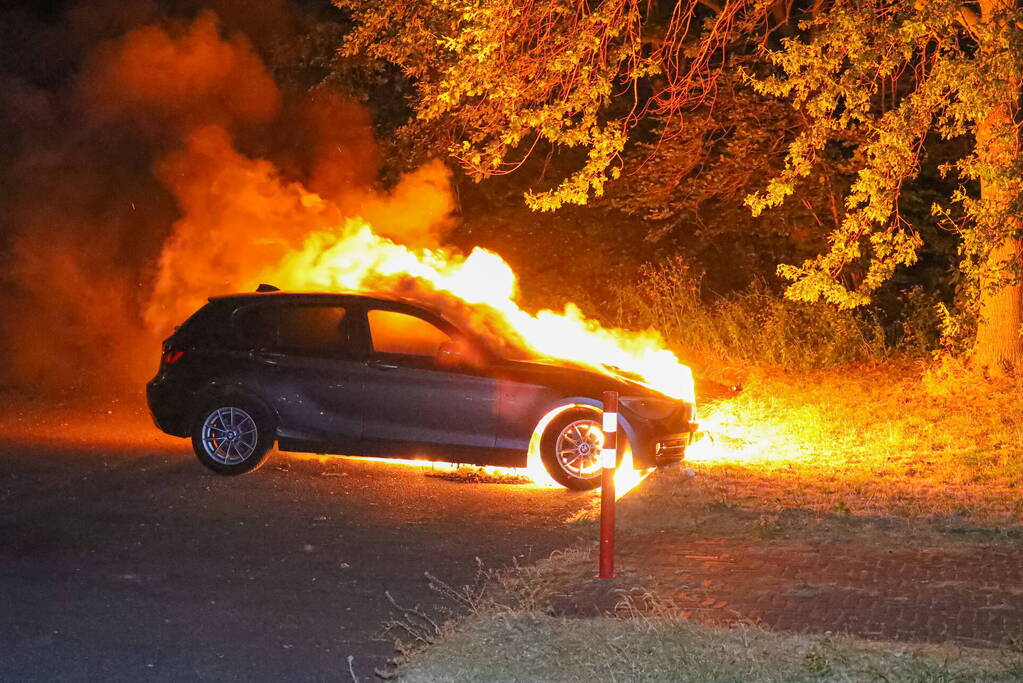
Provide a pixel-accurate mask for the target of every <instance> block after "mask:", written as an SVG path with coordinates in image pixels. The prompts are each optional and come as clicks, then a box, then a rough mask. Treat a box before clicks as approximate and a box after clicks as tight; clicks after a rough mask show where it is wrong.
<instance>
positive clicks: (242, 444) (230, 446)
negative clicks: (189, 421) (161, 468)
mask: <svg viewBox="0 0 1023 683" xmlns="http://www.w3.org/2000/svg"><path fill="white" fill-rule="evenodd" d="M273 443H274V428H273V423H272V421H271V420H270V417H269V416H268V415H267V414H266V412H265V411H264V410H263V409H261V408H259V407H258V406H256V405H252V404H249V403H248V402H242V401H236V400H228V399H225V400H221V401H217V402H214V403H213V404H211V405H210V406H209V407H208V408H207V409H206V410H203V411H202V413H200V415H199V417H198V418H197V419H196V421H195V425H194V427H193V428H192V448H193V449H194V450H195V454H196V456H198V458H199V462H201V463H202V464H203V465H205V466H206V467H208V468H210V469H211V470H213V471H214V472H216V473H217V474H227V475H234V474H245V473H246V472H251V471H253V470H255V469H257V468H259V467H260V466H261V465H262V464H263V463H264V462H266V459H267V457H268V456H269V454H270V448H271V447H272V446H273Z"/></svg>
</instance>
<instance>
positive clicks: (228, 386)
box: [192, 382, 281, 431]
mask: <svg viewBox="0 0 1023 683" xmlns="http://www.w3.org/2000/svg"><path fill="white" fill-rule="evenodd" d="M232 401H236V402H243V403H250V404H255V405H256V406H258V407H259V408H261V409H262V410H263V411H264V412H265V413H266V415H267V416H268V417H269V418H270V419H271V420H273V423H274V428H275V431H276V429H277V428H278V427H279V426H280V424H281V421H280V414H279V413H278V412H277V410H276V409H275V408H274V406H273V405H272V404H271V403H270V402H269V401H266V400H264V399H263V398H262V397H261V396H260V395H259V394H258V393H257V392H255V391H253V390H251V389H250V388H249V387H247V386H245V385H244V384H241V383H235V382H229V383H222V382H211V383H209V384H207V385H206V386H205V387H203V388H202V389H200V390H199V391H198V392H197V394H196V402H195V409H194V410H193V414H192V422H193V423H194V422H195V420H197V419H199V418H200V416H202V415H203V414H204V413H205V412H206V411H207V409H208V408H209V407H210V406H211V405H213V404H214V403H220V402H225V403H226V402H232Z"/></svg>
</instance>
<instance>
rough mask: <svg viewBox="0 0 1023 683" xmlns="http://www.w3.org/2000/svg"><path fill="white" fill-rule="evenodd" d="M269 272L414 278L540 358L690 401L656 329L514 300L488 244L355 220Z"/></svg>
mask: <svg viewBox="0 0 1023 683" xmlns="http://www.w3.org/2000/svg"><path fill="white" fill-rule="evenodd" d="M266 277H267V278H268V279H273V280H274V281H276V282H278V283H280V284H282V285H283V286H284V287H286V288H289V289H315V290H347V291H360V290H367V289H368V290H376V291H379V290H382V289H383V290H392V289H397V288H400V286H401V283H403V282H407V281H408V280H409V279H410V278H411V279H412V280H413V281H415V282H416V283H417V284H418V285H420V287H421V289H425V290H426V291H429V292H437V293H442V294H444V295H447V297H449V298H450V299H452V300H454V302H455V303H458V304H469V305H470V306H473V307H482V308H484V309H485V310H486V311H487V314H488V318H489V319H490V320H495V321H497V322H498V323H499V325H500V328H501V329H500V330H498V332H499V333H500V334H503V335H504V336H506V337H507V338H509V339H512V340H514V341H516V342H517V343H518V344H520V345H523V346H525V347H527V348H528V349H529V350H531V351H533V352H535V353H537V354H539V355H541V356H545V357H549V358H560V359H566V360H571V361H574V362H576V363H579V364H582V365H586V366H588V367H591V368H595V369H597V370H600V371H603V372H606V371H607V370H606V368H607V367H608V366H612V367H614V368H617V369H619V370H622V371H625V372H627V373H631V374H633V375H636V376H638V377H639V378H640V379H642V381H643V382H644V383H646V384H648V385H650V386H651V387H653V388H655V389H656V390H658V391H660V392H662V393H664V394H666V395H668V396H673V397H676V398H681V399H686V400H689V401H691V400H693V394H694V392H693V378H692V374H691V372H690V370H689V368H688V367H686V366H685V365H683V364H682V363H681V362H679V360H678V358H677V357H676V356H675V354H673V353H672V352H671V351H669V350H668V349H667V348H666V347H665V344H664V341H663V339H662V338H661V336H660V334H658V333H657V332H655V331H652V330H650V331H643V332H631V331H626V330H620V329H607V328H605V327H602V326H601V325H600V324H599V323H597V322H596V321H594V320H592V319H588V318H586V317H585V316H584V315H583V314H582V312H581V311H580V310H579V309H578V307H576V306H575V305H573V304H567V305H566V306H565V309H564V311H563V312H561V313H558V312H554V311H549V310H543V311H540V312H538V313H535V314H531V313H527V312H526V311H524V310H522V308H521V307H520V306H519V305H518V303H517V302H516V295H517V285H516V278H515V273H514V272H513V271H512V269H511V267H510V266H509V265H508V264H507V263H506V262H505V261H504V259H502V258H501V257H500V256H498V255H497V254H495V253H493V252H491V251H487V250H486V249H481V248H478V247H477V248H476V249H473V250H472V252H471V253H470V254H469V255H468V256H467V257H465V256H462V255H460V254H457V253H455V252H452V251H449V250H445V249H428V248H419V249H411V248H408V247H405V246H402V245H399V244H396V243H395V242H393V241H391V240H389V239H387V238H384V237H381V236H379V235H377V234H375V233H374V232H373V229H372V228H371V227H370V226H369V224H367V223H366V222H365V221H362V220H361V219H358V218H353V219H348V220H347V221H346V223H345V225H344V226H343V227H342V228H340V229H338V230H335V231H331V230H327V231H319V232H316V233H314V234H311V235H309V236H308V238H307V239H306V240H305V243H304V245H303V246H302V248H301V249H299V250H297V251H295V252H292V253H290V254H288V255H287V256H286V257H285V258H284V260H283V261H282V262H281V263H280V264H279V265H278V266H276V267H275V268H274V269H273V271H272V272H269V273H267V274H266ZM420 293H422V292H420Z"/></svg>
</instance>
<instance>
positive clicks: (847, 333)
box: [621, 258, 928, 369]
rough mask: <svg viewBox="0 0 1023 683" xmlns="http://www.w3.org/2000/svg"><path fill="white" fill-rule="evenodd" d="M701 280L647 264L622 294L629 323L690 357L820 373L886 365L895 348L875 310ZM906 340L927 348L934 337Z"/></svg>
mask: <svg viewBox="0 0 1023 683" xmlns="http://www.w3.org/2000/svg"><path fill="white" fill-rule="evenodd" d="M701 279H702V276H701V275H700V274H699V273H697V272H694V271H693V270H692V269H691V268H690V267H689V265H688V264H687V263H686V262H685V261H684V260H683V259H681V258H676V259H675V260H674V261H670V262H668V263H667V264H664V265H660V266H644V267H643V268H642V269H641V271H640V278H639V280H638V281H637V282H635V283H633V284H632V286H630V287H628V288H626V289H624V290H623V291H622V294H621V296H622V304H621V310H622V314H623V318H624V319H623V320H622V321H621V322H622V324H628V325H636V326H650V327H654V328H655V329H657V330H659V331H660V332H661V333H662V334H663V335H664V336H665V337H666V338H667V339H668V340H669V342H670V343H671V344H672V345H673V346H676V347H678V348H680V349H683V350H685V351H686V352H688V354H689V355H696V356H700V357H704V358H708V359H718V360H724V361H740V362H744V363H749V364H768V365H780V366H786V367H792V368H801V369H802V368H816V367H824V366H828V365H834V364H836V363H844V362H856V361H859V362H862V361H869V360H883V359H885V358H887V357H888V355H889V353H890V352H891V350H892V348H890V347H889V345H887V344H886V342H885V330H884V329H883V327H882V326H881V324H880V323H879V322H878V321H877V319H876V318H875V317H874V316H873V315H871V314H870V313H869V312H863V311H841V310H838V309H836V308H834V307H832V306H827V305H823V304H807V303H802V302H796V301H789V300H787V299H785V298H784V297H783V296H781V295H780V294H778V293H775V292H772V291H771V290H770V288H769V287H768V286H767V285H766V284H765V283H764V282H763V281H762V280H758V281H755V282H754V283H753V285H751V286H750V287H749V288H747V289H746V290H743V291H741V292H736V293H733V294H729V295H727V296H713V297H707V296H704V293H703V292H702V291H701ZM917 298H919V297H917ZM902 324H904V325H905V324H908V323H905V322H903V323H902ZM902 339H905V340H906V341H907V343H909V344H922V343H925V340H926V339H928V337H927V335H925V334H923V333H920V334H904V335H902Z"/></svg>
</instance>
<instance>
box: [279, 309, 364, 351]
mask: <svg viewBox="0 0 1023 683" xmlns="http://www.w3.org/2000/svg"><path fill="white" fill-rule="evenodd" d="M347 323H348V319H347V315H346V311H345V309H344V307H342V306H281V309H280V323H279V327H278V339H277V344H278V346H279V347H280V348H281V349H284V350H286V351H298V352H302V353H311V354H334V353H338V352H341V351H344V350H345V349H347V348H348V346H349V343H348V341H349V340H348V337H349V335H348V324H347Z"/></svg>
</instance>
